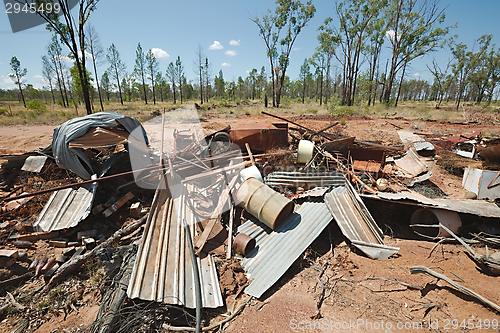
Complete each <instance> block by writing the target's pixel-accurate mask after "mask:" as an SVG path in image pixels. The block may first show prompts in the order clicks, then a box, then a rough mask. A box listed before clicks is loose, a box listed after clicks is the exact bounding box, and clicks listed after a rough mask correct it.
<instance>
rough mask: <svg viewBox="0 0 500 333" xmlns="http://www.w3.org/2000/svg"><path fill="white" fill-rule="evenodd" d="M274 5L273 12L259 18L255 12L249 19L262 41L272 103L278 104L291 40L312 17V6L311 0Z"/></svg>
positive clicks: (286, 1)
mask: <svg viewBox="0 0 500 333" xmlns="http://www.w3.org/2000/svg"><path fill="white" fill-rule="evenodd" d="M276 5H277V6H276V9H275V11H274V13H272V12H271V11H270V10H268V11H267V13H266V14H265V15H264V16H262V18H259V17H257V16H255V17H254V18H251V20H252V21H253V22H254V23H255V24H256V25H257V27H258V28H259V35H260V36H261V37H262V39H263V40H264V44H265V45H266V51H267V56H268V57H269V62H270V65H271V76H272V80H273V106H276V107H279V104H280V98H281V92H282V89H283V85H284V82H285V76H286V70H287V69H288V66H289V64H290V53H291V52H292V50H293V44H294V43H295V41H296V39H297V36H298V35H299V34H300V32H301V31H302V29H303V28H304V27H305V26H306V25H307V23H308V22H309V21H310V20H311V19H312V18H313V17H314V14H315V12H316V8H315V7H314V5H313V4H312V3H311V1H307V3H306V4H302V3H301V2H300V1H298V0H295V1H294V0H277V1H276ZM278 45H279V48H280V49H279V50H278ZM275 79H276V82H274V80H275Z"/></svg>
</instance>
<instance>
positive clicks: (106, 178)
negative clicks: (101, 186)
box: [0, 165, 165, 202]
mask: <svg viewBox="0 0 500 333" xmlns="http://www.w3.org/2000/svg"><path fill="white" fill-rule="evenodd" d="M154 169H158V165H154V166H150V167H147V168H144V169H139V170H132V171H127V172H123V173H118V174H116V175H111V176H105V177H101V178H96V179H90V180H85V181H83V182H80V183H72V184H68V185H63V186H58V187H54V188H50V189H47V190H41V191H37V192H32V193H26V194H21V195H18V196H15V197H10V198H5V197H4V198H0V202H4V201H5V202H7V201H12V200H16V199H22V198H26V197H32V196H34V195H39V194H45V193H50V192H54V191H58V190H64V189H65V188H70V187H74V186H82V185H86V184H92V183H97V182H100V181H102V180H109V179H113V178H119V177H122V176H127V175H130V174H133V173H134V172H141V171H146V170H154ZM161 169H165V168H161Z"/></svg>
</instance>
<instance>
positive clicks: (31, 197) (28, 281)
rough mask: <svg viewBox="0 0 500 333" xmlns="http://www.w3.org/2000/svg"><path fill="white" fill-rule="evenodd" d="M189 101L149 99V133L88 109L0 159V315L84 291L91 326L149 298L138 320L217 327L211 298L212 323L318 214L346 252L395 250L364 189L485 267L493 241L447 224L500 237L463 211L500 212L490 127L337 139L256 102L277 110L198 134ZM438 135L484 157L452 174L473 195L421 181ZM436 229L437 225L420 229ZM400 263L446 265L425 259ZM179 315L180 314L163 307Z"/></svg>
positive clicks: (80, 298) (39, 310) (434, 156)
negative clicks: (154, 115)
mask: <svg viewBox="0 0 500 333" xmlns="http://www.w3.org/2000/svg"><path fill="white" fill-rule="evenodd" d="M193 110H194V114H196V109H195V108H192V110H190V111H193ZM188 113H189V112H187V111H186V112H184V111H178V110H177V111H170V112H168V113H167V114H165V111H163V113H162V115H161V117H158V118H159V119H157V120H156V122H155V123H154V125H158V126H161V127H159V129H160V130H159V131H156V132H155V133H156V134H159V133H161V137H160V139H158V138H155V139H152V138H148V135H147V134H146V130H145V128H144V127H143V126H142V124H141V123H139V122H138V121H137V120H135V119H133V118H129V117H124V116H122V115H120V114H118V113H116V112H102V113H97V114H93V115H90V116H86V117H81V118H76V119H73V120H70V121H68V122H67V123H65V124H63V125H61V126H59V127H57V128H56V129H55V131H54V136H53V142H52V145H51V146H49V147H46V148H44V149H42V150H39V151H36V152H31V153H25V154H10V155H2V156H0V161H3V163H2V167H1V169H0V191H1V192H0V194H1V202H0V206H1V207H0V208H1V213H0V216H1V220H0V232H1V234H0V242H1V243H0V271H1V275H0V315H2V314H4V313H6V311H11V312H12V311H14V312H15V313H17V314H18V315H19V318H22V320H20V321H19V322H18V323H17V325H16V326H17V328H19V329H25V328H27V329H30V330H34V329H36V328H38V327H40V326H41V325H43V323H44V322H46V321H47V320H48V319H49V318H50V317H51V315H54V316H58V315H60V312H63V313H64V317H65V318H66V316H67V315H68V314H69V313H70V312H72V311H74V312H78V307H80V306H82V304H84V303H85V302H87V303H88V302H89V297H90V296H89V295H93V296H95V294H97V293H98V294H100V295H101V296H102V298H101V300H100V309H99V313H98V314H97V316H96V317H95V320H94V323H93V324H92V325H91V327H90V328H89V330H90V331H92V332H97V331H98V332H119V331H126V330H127V329H130V328H131V327H134V328H138V327H141V326H140V325H139V326H137V325H136V323H137V322H136V321H137V320H139V319H138V318H139V317H138V316H141V318H142V319H144V318H146V317H147V318H152V317H148V316H156V315H157V314H158V309H159V307H158V304H163V305H165V306H166V308H164V309H167V310H164V311H167V312H168V314H167V313H165V315H164V316H163V317H162V318H163V319H162V320H159V321H155V320H149V319H148V320H146V319H144V325H153V326H154V327H155V328H161V327H163V328H167V329H173V328H174V327H177V329H182V326H183V325H192V326H195V325H196V326H197V327H200V326H201V325H202V321H203V326H205V327H217V325H216V324H214V323H213V322H212V323H209V322H207V321H206V320H207V315H206V314H208V313H209V311H216V310H215V309H223V308H224V307H225V306H227V305H228V301H230V302H231V303H233V302H234V307H233V311H232V312H231V313H230V315H229V316H228V317H227V318H226V319H224V320H222V321H221V322H220V323H219V324H221V323H222V322H224V323H225V322H227V321H228V320H230V319H228V318H234V316H236V315H237V312H240V311H242V310H243V308H244V307H245V305H246V304H248V303H249V302H250V300H251V299H252V298H254V299H259V298H260V299H262V298H263V297H265V295H267V294H266V292H267V291H268V290H270V288H271V287H272V286H273V285H275V284H276V282H277V281H278V280H279V279H280V278H281V277H283V275H284V274H285V273H286V272H287V271H288V270H289V268H290V267H291V266H292V265H293V264H294V262H296V261H297V260H300V258H301V256H302V255H303V254H304V253H307V251H308V249H309V248H310V246H311V244H312V243H313V242H314V241H315V240H317V239H318V238H319V237H320V235H321V234H322V233H323V232H324V231H326V230H327V231H328V233H330V228H329V226H330V225H335V226H336V228H337V229H336V230H339V235H337V237H341V238H342V239H343V240H344V241H345V242H346V243H347V244H348V245H349V246H352V248H353V249H355V250H356V251H357V252H356V253H358V254H359V255H362V256H366V257H368V258H371V259H375V260H391V258H394V256H397V255H401V254H398V253H399V252H400V248H398V247H394V246H389V245H387V243H386V242H385V241H384V238H385V236H384V233H383V231H382V229H381V227H382V225H381V224H380V221H379V220H377V219H378V217H377V216H378V215H377V216H375V214H374V215H372V212H371V211H370V209H369V207H370V205H371V204H373V202H379V203H380V205H383V204H384V203H387V202H388V203H392V204H398V205H400V206H405V207H409V210H410V211H411V227H414V228H415V229H414V231H415V237H418V235H419V236H420V237H423V238H426V239H431V240H433V241H436V240H437V241H439V242H440V243H441V242H444V241H445V240H446V241H450V240H455V239H456V240H458V241H459V242H461V243H463V244H464V246H466V247H467V249H468V251H470V252H471V255H472V257H473V258H474V260H475V261H476V262H478V265H479V264H482V265H486V266H487V267H488V268H489V269H490V273H493V274H498V267H500V266H499V264H498V255H497V254H498V252H496V253H494V254H492V255H489V253H487V254H486V255H484V256H481V255H478V254H477V253H476V252H474V250H472V248H470V246H469V245H468V244H467V243H466V242H465V241H464V238H461V237H459V236H457V234H460V232H462V236H464V237H465V236H470V235H473V234H474V233H473V232H474V231H476V232H477V233H476V234H475V235H476V237H475V238H474V239H467V242H468V243H471V242H473V243H474V242H475V243H476V244H488V245H489V246H490V247H492V246H498V245H499V244H500V240H499V238H498V233H497V234H496V235H492V234H488V233H486V232H479V231H478V230H477V229H478V228H479V227H478V225H477V219H476V220H474V222H473V223H470V222H469V220H470V219H469V220H467V216H469V217H470V216H475V217H483V218H493V219H498V218H500V208H499V207H498V206H497V205H496V204H495V203H494V202H493V201H488V200H483V199H489V200H495V199H498V198H500V192H499V190H498V189H499V188H500V186H497V185H499V184H500V177H499V176H500V171H498V170H500V166H499V164H498V162H499V159H498V156H497V155H498V154H497V153H498V147H499V146H498V143H499V140H500V139H498V138H496V137H495V136H493V135H491V134H486V133H482V132H477V133H473V134H471V135H469V136H466V135H463V136H460V137H436V136H434V137H433V139H432V141H433V142H432V143H431V142H429V141H427V140H426V139H424V138H423V134H422V133H413V132H408V131H403V130H401V128H399V126H396V125H394V124H392V125H393V126H396V127H398V128H399V129H400V130H399V131H398V132H397V134H398V136H399V137H400V139H401V144H400V145H391V146H388V145H384V144H382V143H380V142H370V141H362V140H357V139H356V138H355V137H352V136H343V135H342V134H341V132H340V131H336V130H335V127H336V126H337V125H338V122H334V123H331V124H330V125H329V126H327V127H325V128H322V129H320V130H314V129H310V128H308V127H306V126H304V125H302V124H300V123H299V122H296V121H292V120H290V119H287V118H283V117H279V116H276V115H272V114H270V113H265V112H263V114H265V115H268V116H272V117H274V118H277V119H279V120H280V121H281V122H276V123H268V122H265V123H252V124H245V125H231V126H227V127H226V128H224V129H222V130H220V131H216V132H212V133H209V134H208V135H205V134H200V132H201V133H203V130H202V128H201V127H200V128H195V126H193V127H192V128H190V126H191V124H193V122H194V121H193V119H186V118H185V117H186V115H187V114H188ZM166 117H168V121H167V122H166ZM160 118H161V120H160ZM176 121H177V122H176ZM182 124H184V125H182ZM186 124H188V125H186ZM150 141H151V142H150ZM445 141H446V142H451V143H452V144H453V146H454V145H456V147H454V148H452V147H453V146H452V145H450V144H448V146H446V144H445V143H444V142H445ZM443 147H448V148H449V149H455V150H454V153H456V154H457V155H458V156H459V157H460V158H467V159H481V158H482V159H484V160H485V165H488V169H489V170H482V169H478V168H471V167H470V166H469V167H468V168H466V169H465V172H464V174H463V187H464V189H466V190H467V191H469V192H471V193H473V194H474V195H473V196H472V197H471V198H473V199H462V200H459V199H447V198H430V197H428V196H425V195H422V194H421V193H422V190H421V189H422V188H425V187H426V186H428V185H426V184H428V182H429V180H430V179H432V177H433V173H432V169H433V168H434V167H435V164H436V161H438V160H439V158H441V157H442V156H441V155H442V152H443ZM419 192H420V193H419ZM370 203H371V204H370ZM461 216H465V219H464V221H462V219H461ZM408 220H410V219H408ZM408 222H409V221H406V224H408ZM474 223H475V224H474ZM436 226H437V227H438V228H439V229H438V232H437V233H436V232H434V231H435V230H433V231H431V230H430V228H436ZM466 230H467V231H466ZM330 242H331V240H330ZM438 244H439V243H438ZM330 247H331V249H330V251H331V252H332V258H334V259H332V260H334V261H335V260H337V261H338V260H339V256H335V257H334V256H333V251H334V246H333V243H332V244H331V245H330ZM325 265H326V266H324V267H329V266H330V265H331V266H332V267H336V266H335V265H339V263H338V262H337V263H335V262H333V261H332V263H328V264H325ZM323 271H324V270H323ZM411 273H426V274H428V275H432V276H435V277H438V278H442V279H444V278H445V277H441V275H438V274H437V273H435V272H433V271H431V270H429V269H428V268H426V267H412V268H411ZM322 274H323V272H322V273H321V274H320V278H319V281H320V282H321V281H322V280H321V277H322ZM338 279H340V278H338ZM328 281H329V279H328ZM387 281H389V280H387ZM390 281H393V280H390ZM446 281H448V280H446ZM335 283H336V282H335ZM123 286H126V288H124V287H123ZM453 286H455V285H453ZM13 287H14V288H17V289H16V291H15V292H13V293H10V292H8V291H9V290H13V289H12V288H13ZM457 288H459V287H457ZM459 289H460V288H459ZM322 290H323V291H322V294H321V297H320V298H319V300H320V301H318V302H317V304H316V307H317V311H316V315H315V316H314V318H315V319H319V318H321V314H320V307H321V303H322V301H323V299H324V297H325V294H324V291H325V289H324V287H323V289H322ZM460 290H462V289H460ZM467 293H469V292H467ZM471 293H473V292H472V291H471ZM471 293H469V294H471ZM243 294H246V295H248V296H250V298H244V297H243V296H242V295H243ZM16 297H23V300H22V301H20V302H19V301H17V300H16ZM29 299H34V300H36V301H34V302H31V303H30V304H29V305H28V303H29ZM482 301H483V300H482ZM36 302H38V303H37V304H35V303H36ZM47 302H52V303H51V304H50V305H49V304H48V303H47ZM96 302H97V301H96ZM483 302H484V301H483ZM488 302H490V301H488ZM236 303H239V306H238V307H237V308H236ZM490 303H491V302H490ZM490 303H486V304H488V305H489V306H490V307H492V308H494V309H496V308H495V305H494V304H493V305H491V304H490ZM23 304H26V305H23ZM154 304H156V305H154ZM139 307H142V310H143V311H141V312H137V313H135V314H134V309H137V308H139ZM7 309H9V310H7ZM192 309H196V315H193V314H192V313H193V312H192ZM202 309H203V313H204V314H205V315H204V316H202ZM217 311H218V310H217ZM177 312H179V313H183V315H181V317H183V318H184V319H173V318H174V317H175V316H174V315H173V314H174V313H177ZM120 316H121V317H120ZM127 316H128V317H127ZM134 316H136V317H134ZM119 317H120V318H122V319H123V320H122V319H120V320H118V318H119ZM209 317H211V316H209ZM132 322H134V324H133V325H132ZM134 325H135V326H134ZM214 325H215V326H214Z"/></svg>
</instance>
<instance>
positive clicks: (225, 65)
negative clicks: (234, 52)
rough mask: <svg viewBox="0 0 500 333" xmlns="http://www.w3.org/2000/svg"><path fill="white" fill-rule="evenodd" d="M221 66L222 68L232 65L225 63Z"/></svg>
mask: <svg viewBox="0 0 500 333" xmlns="http://www.w3.org/2000/svg"><path fill="white" fill-rule="evenodd" d="M221 66H222V67H231V64H229V63H227V62H223V63H222V65H221Z"/></svg>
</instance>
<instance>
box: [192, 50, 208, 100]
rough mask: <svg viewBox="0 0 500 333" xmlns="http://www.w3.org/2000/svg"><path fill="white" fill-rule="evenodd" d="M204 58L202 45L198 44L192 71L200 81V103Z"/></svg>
mask: <svg viewBox="0 0 500 333" xmlns="http://www.w3.org/2000/svg"><path fill="white" fill-rule="evenodd" d="M204 60H205V54H204V52H203V46H201V44H198V48H197V49H196V60H195V61H194V66H195V67H194V72H195V73H196V75H197V76H198V79H199V82H200V104H203V100H204V98H203V81H204V77H203V69H204Z"/></svg>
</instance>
